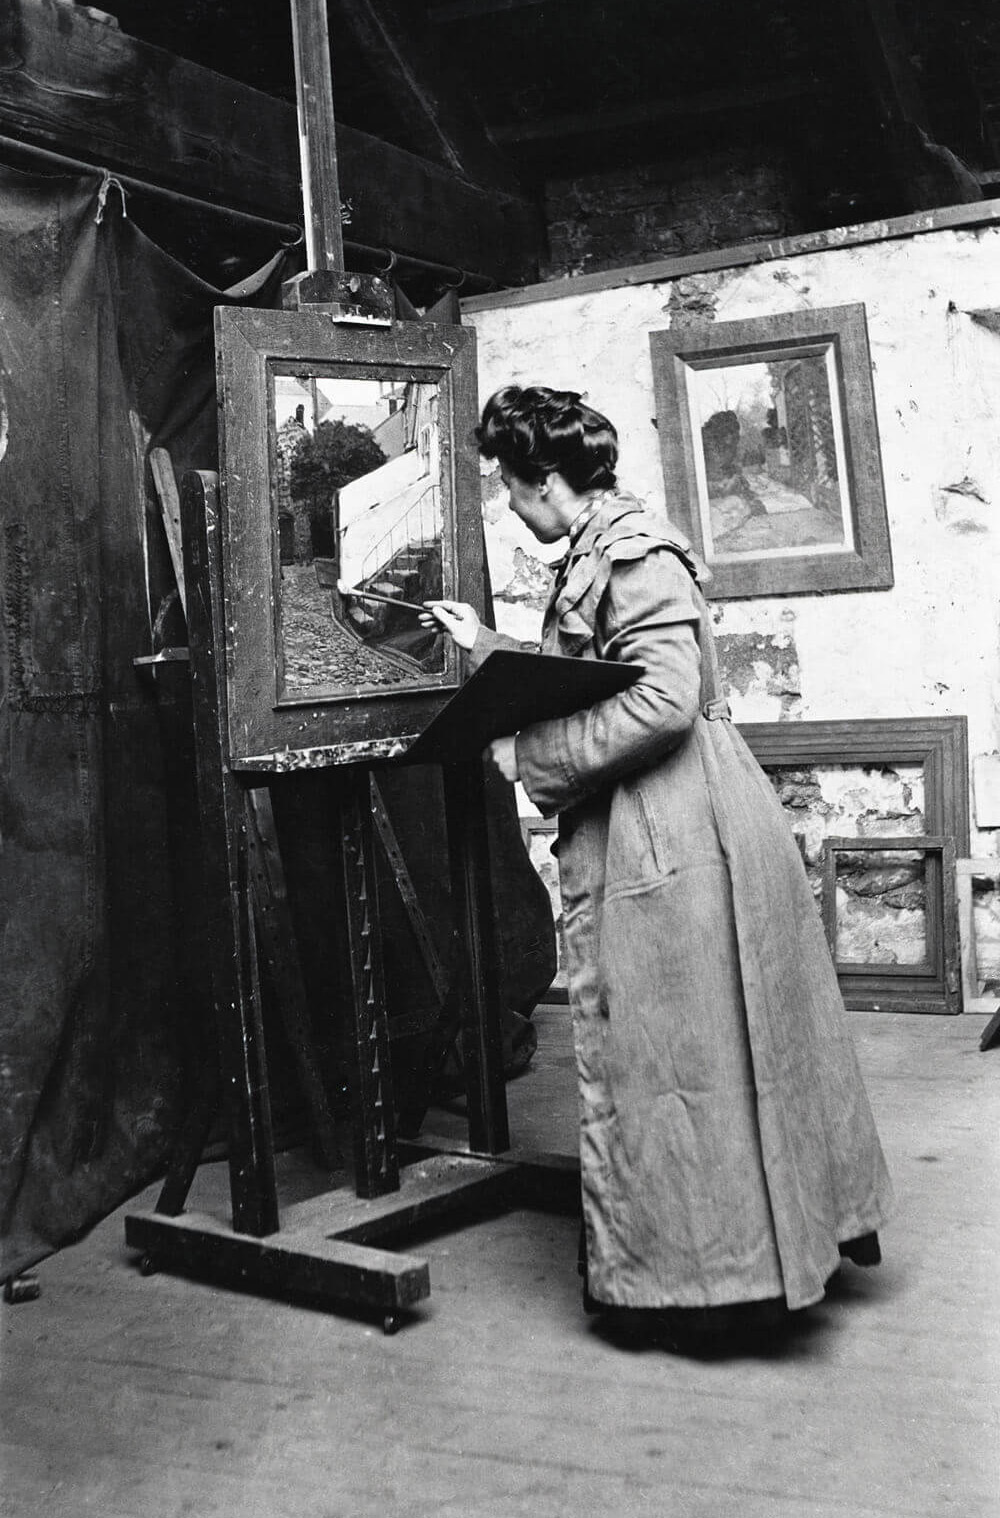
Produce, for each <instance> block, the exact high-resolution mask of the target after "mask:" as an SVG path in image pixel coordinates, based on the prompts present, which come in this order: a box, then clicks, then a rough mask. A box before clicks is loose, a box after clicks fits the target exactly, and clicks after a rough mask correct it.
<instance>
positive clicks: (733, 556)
mask: <svg viewBox="0 0 1000 1518" xmlns="http://www.w3.org/2000/svg"><path fill="white" fill-rule="evenodd" d="M650 345H651V349H652V361H653V376H654V384H655V391H656V411H657V428H658V432H659V440H660V450H661V454H662V459H663V472H664V481H665V486H666V505H667V512H668V514H669V515H670V516H671V518H672V519H673V520H674V521H675V522H676V524H677V525H678V526H679V527H680V528H681V529H682V530H683V531H684V532H686V533H687V535H688V536H689V537H690V539H691V541H692V543H693V544H694V547H695V548H696V550H697V552H698V553H699V554H700V555H701V557H702V558H703V559H704V560H705V562H706V563H707V565H708V567H709V569H710V570H711V572H712V579H711V581H709V583H708V584H707V586H706V593H707V595H708V596H709V597H710V598H712V599H716V600H728V599H732V598H738V597H746V596H776V595H796V594H803V593H809V592H812V593H815V592H820V591H835V590H879V589H886V588H888V587H889V586H891V584H892V557H891V553H890V546H889V529H888V523H887V519H886V508H885V494H884V489H883V481H882V468H881V457H880V452H879V441H878V428H877V423H876V415H875V400H874V394H873V391H872V382H871V361H870V356H869V349H868V333H867V325H866V322H865V311H864V307H863V306H862V305H845V306H832V307H828V308H826V309H823V310H816V311H796V312H785V313H782V314H779V315H776V316H764V317H753V318H748V319H747V320H744V321H732V322H712V323H705V324H704V325H700V326H696V327H685V328H684V329H683V330H679V331H673V330H671V331H665V332H651V333H650Z"/></svg>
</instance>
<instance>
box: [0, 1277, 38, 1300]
mask: <svg viewBox="0 0 1000 1518" xmlns="http://www.w3.org/2000/svg"><path fill="white" fill-rule="evenodd" d="M41 1294H42V1288H41V1284H40V1282H38V1281H36V1279H35V1277H34V1276H27V1275H25V1276H10V1277H9V1278H8V1279H7V1280H6V1281H5V1282H4V1285H3V1299H4V1301H5V1302H9V1303H10V1304H11V1305H12V1306H13V1304H14V1303H16V1302H35V1301H37V1300H38V1298H39V1297H40V1296H41Z"/></svg>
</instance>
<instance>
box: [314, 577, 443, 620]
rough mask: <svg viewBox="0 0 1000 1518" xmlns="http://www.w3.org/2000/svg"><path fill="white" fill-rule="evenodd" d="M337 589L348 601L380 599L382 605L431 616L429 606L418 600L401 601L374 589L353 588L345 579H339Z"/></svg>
mask: <svg viewBox="0 0 1000 1518" xmlns="http://www.w3.org/2000/svg"><path fill="white" fill-rule="evenodd" d="M337 591H338V593H339V594H340V595H342V596H343V597H344V598H345V600H348V601H378V603H379V604H380V605H381V606H400V607H402V609H403V610H404V611H416V612H419V613H420V615H421V616H422V617H426V616H430V612H429V611H428V609H427V607H426V606H418V605H417V603H416V601H399V600H397V599H396V597H395V596H380V595H377V594H376V593H375V591H373V590H352V589H351V588H350V586H349V585H345V584H344V582H343V580H338V581H337Z"/></svg>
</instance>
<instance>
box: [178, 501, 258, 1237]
mask: <svg viewBox="0 0 1000 1518" xmlns="http://www.w3.org/2000/svg"><path fill="white" fill-rule="evenodd" d="M181 509H182V516H183V529H184V530H183V537H184V573H185V581H186V585H187V610H188V644H189V647H190V651H191V682H192V701H193V706H194V730H195V745H196V750H197V770H198V805H199V812H200V814H201V825H202V830H203V834H204V839H205V848H204V871H205V897H206V913H207V917H208V939H209V953H210V955H211V960H212V963H211V973H212V1000H213V1003H214V1006H215V1019H216V1027H217V1030H218V1039H219V1066H220V1069H221V1072H222V1095H223V1100H224V1102H225V1107H226V1112H227V1116H228V1119H229V1184H230V1193H231V1196H232V1208H233V1228H234V1229H235V1230H236V1231H237V1232H238V1233H249V1234H254V1235H256V1236H257V1237H261V1236H263V1235H264V1234H268V1233H274V1232H275V1230H276V1229H277V1227H278V1193H277V1182H276V1178H275V1170H274V1141H273V1135H272V1132H271V1104H270V1097H269V1093H268V1081H267V1060H266V1057H265V1053H264V1031H263V1027H262V1024H261V1016H260V994H259V987H258V983H257V961H256V944H255V938H254V926H253V917H252V913H251V906H250V902H251V897H250V880H249V870H248V861H247V840H246V806H247V797H246V792H245V790H244V788H243V786H242V785H241V784H240V783H239V781H238V780H236V778H235V777H234V775H233V773H232V771H231V770H230V768H229V766H228V764H227V763H226V759H225V754H226V745H225V724H226V676H225V654H224V651H225V634H224V629H223V627H222V618H221V612H220V607H221V597H218V596H213V595H212V593H211V583H212V578H213V576H216V575H218V574H219V573H220V568H219V561H218V554H219V511H218V493H217V487H216V479H215V476H214V475H208V474H204V473H190V474H188V475H186V476H185V478H184V487H183V493H182V497H181Z"/></svg>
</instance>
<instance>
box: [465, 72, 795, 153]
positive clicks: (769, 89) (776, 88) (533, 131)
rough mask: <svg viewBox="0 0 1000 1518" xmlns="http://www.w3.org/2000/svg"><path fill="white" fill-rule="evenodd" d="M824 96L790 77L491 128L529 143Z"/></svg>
mask: <svg viewBox="0 0 1000 1518" xmlns="http://www.w3.org/2000/svg"><path fill="white" fill-rule="evenodd" d="M821 92H822V87H821V86H820V85H819V84H818V83H817V81H816V79H815V78H814V76H813V75H812V74H798V75H790V76H787V77H785V78H783V79H774V80H771V81H769V82H767V83H763V84H755V85H750V86H748V87H747V88H746V89H723V90H703V91H702V92H701V93H699V94H697V95H675V96H674V97H673V98H672V99H670V100H649V101H641V102H639V103H638V104H637V105H630V106H622V107H620V108H619V109H617V110H603V111H581V112H572V113H569V112H567V113H564V114H562V115H557V116H547V117H541V118H539V119H536V120H530V119H529V120H526V121H522V122H514V123H511V124H509V125H505V126H499V125H497V126H494V127H493V128H491V130H492V134H493V136H494V137H495V138H496V140H497V142H510V143H526V142H544V141H551V140H558V139H560V138H563V137H579V136H586V135H590V134H592V133H595V132H596V133H602V132H613V131H619V130H621V129H622V128H623V127H630V126H652V125H654V124H655V123H656V122H659V121H676V120H680V119H685V118H688V117H694V116H715V115H719V114H721V113H722V112H723V111H748V110H757V109H759V108H761V107H762V106H769V105H780V104H783V103H784V102H786V101H789V100H799V99H802V98H804V97H806V96H815V95H818V94H820V93H821Z"/></svg>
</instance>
